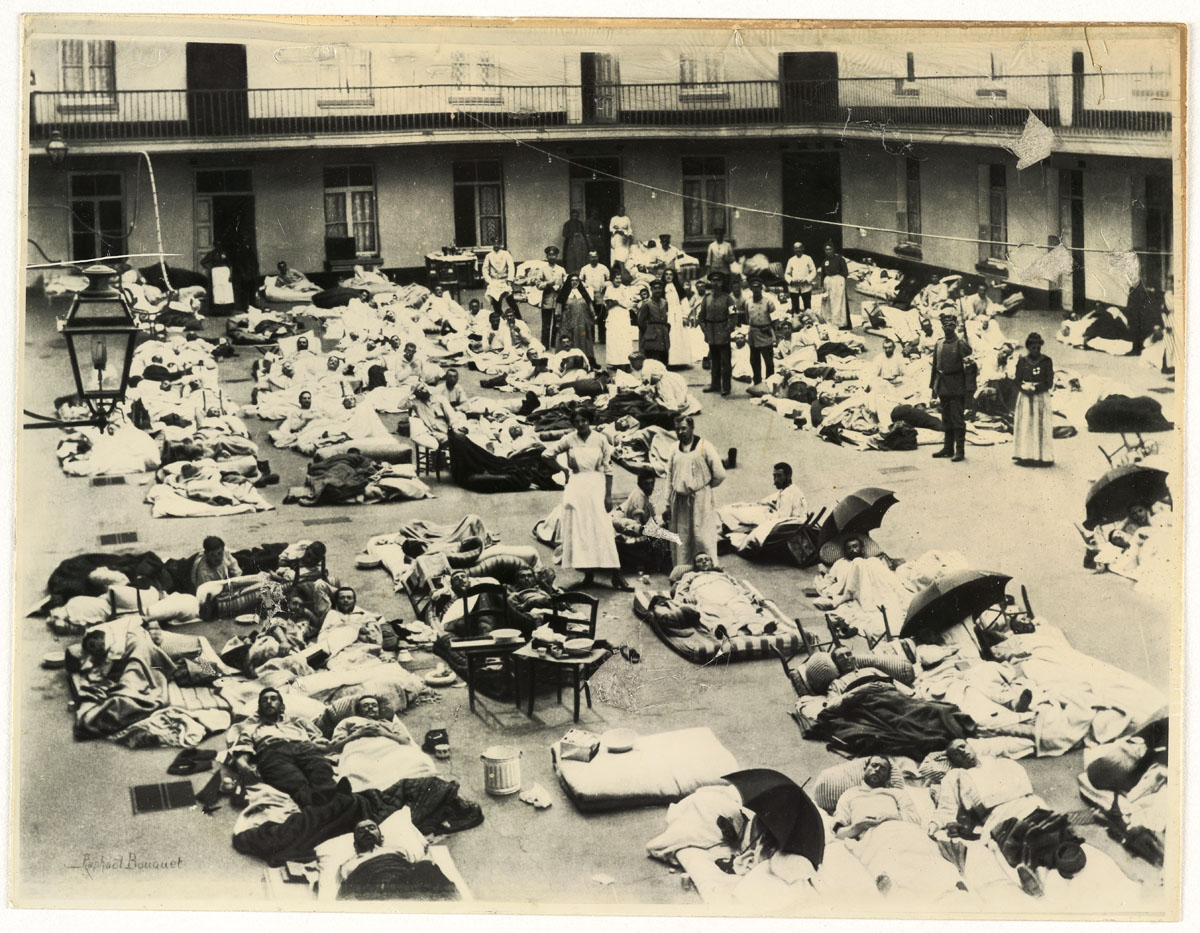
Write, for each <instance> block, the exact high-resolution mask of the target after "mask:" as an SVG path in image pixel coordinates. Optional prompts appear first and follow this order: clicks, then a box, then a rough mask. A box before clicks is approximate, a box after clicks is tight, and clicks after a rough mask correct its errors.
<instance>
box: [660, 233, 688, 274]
mask: <svg viewBox="0 0 1200 933" xmlns="http://www.w3.org/2000/svg"><path fill="white" fill-rule="evenodd" d="M658 255H659V258H660V259H662V264H663V268H664V269H676V270H677V269H678V267H677V265H676V264H677V263H678V262H679V260H680V259H682V258H683V255H684V254H683V250H681V249H680V248H679V247H678V246H672V245H671V234H669V233H662V234H659V237H658Z"/></svg>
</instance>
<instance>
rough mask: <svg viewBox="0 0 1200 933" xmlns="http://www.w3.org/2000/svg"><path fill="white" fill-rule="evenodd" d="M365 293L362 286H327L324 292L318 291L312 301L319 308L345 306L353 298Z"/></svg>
mask: <svg viewBox="0 0 1200 933" xmlns="http://www.w3.org/2000/svg"><path fill="white" fill-rule="evenodd" d="M362 294H363V290H362V289H361V288H343V287H342V286H340V285H339V286H337V287H336V288H327V289H325V291H323V292H317V293H316V294H315V295H313V296H312V303H313V304H314V305H316V306H317V307H318V308H324V309H326V310H328V309H329V308H344V307H345V306H346V305H348V304H350V299H351V298H358V297H360V296H361V295H362Z"/></svg>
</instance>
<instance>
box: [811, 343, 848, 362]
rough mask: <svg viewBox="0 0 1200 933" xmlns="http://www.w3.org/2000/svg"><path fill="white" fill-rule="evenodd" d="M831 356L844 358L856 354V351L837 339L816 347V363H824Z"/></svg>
mask: <svg viewBox="0 0 1200 933" xmlns="http://www.w3.org/2000/svg"><path fill="white" fill-rule="evenodd" d="M831 356H836V357H838V358H840V359H846V358H847V357H851V356H858V351H857V350H855V349H853V348H852V347H848V346H846V344H844V343H840V342H838V341H829V342H828V343H823V344H821V345H820V346H819V347H817V362H818V363H824V362H825V361H826V360H827V359H829V357H831Z"/></svg>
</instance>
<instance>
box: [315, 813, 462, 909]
mask: <svg viewBox="0 0 1200 933" xmlns="http://www.w3.org/2000/svg"><path fill="white" fill-rule="evenodd" d="M397 815H399V814H397ZM392 819H393V820H395V817H393V818H392ZM353 839H354V845H353V848H352V850H351V851H350V852H348V853H346V856H347V857H346V858H345V860H344V861H341V859H340V858H339V862H340V864H339V865H338V866H337V867H336V870H332V868H333V867H332V866H330V869H331V871H330V873H329V874H326V872H325V871H324V870H323V871H322V877H321V882H320V885H321V890H320V891H319V896H320V897H321V898H322V899H327V898H333V899H336V900H392V899H403V900H410V899H411V900H422V901H455V900H460V899H461V897H462V895H461V894H460V892H459V890H458V888H457V886H456V885H455V883H454V882H453V881H451V880H450V879H449V878H447V877H446V875H445V874H444V873H443V872H442V869H441V868H440V867H439V866H438V865H437V864H436V863H435V862H434V861H433V860H432V859H431V858H430V856H429V847H428V843H427V842H426V840H425V837H423V836H422V835H421V834H420V833H419V832H418V831H417V830H416V829H415V828H413V827H412V824H411V822H409V823H408V824H407V825H403V826H402V825H399V824H397V825H395V826H394V827H392V828H389V830H388V832H387V833H386V834H385V833H384V831H383V830H382V829H381V828H380V826H379V824H378V823H376V822H375V821H374V820H362V821H360V822H359V823H357V824H356V825H355V827H354V835H353ZM331 883H333V884H336V886H337V888H336V891H327V890H325V889H324V886H325V885H328V884H331Z"/></svg>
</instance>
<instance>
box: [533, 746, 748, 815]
mask: <svg viewBox="0 0 1200 933" xmlns="http://www.w3.org/2000/svg"><path fill="white" fill-rule="evenodd" d="M550 754H551V757H552V758H553V760H554V770H555V773H556V774H557V775H558V779H559V781H560V782H561V783H562V786H563V790H565V791H566V793H567V796H568V797H570V798H571V800H572V802H573V803H574V804H575V806H576V807H577V808H579V809H580V810H584V811H593V810H623V809H628V808H632V807H646V806H658V805H662V804H668V803H675V802H676V801H678V800H682V799H683V798H684V797H686V796H687V795H688V794H690V793H692V792H693V791H695V790H697V789H699V788H701V787H706V786H708V785H710V784H721V783H724V782H723V779H722V776H723V775H726V774H730V773H732V772H734V771H737V770H738V763H737V759H736V758H734V757H733V755H732V754H731V753H730V752H729V750H728V749H726V748H725V746H723V745H722V744H721V743H720V741H718V739H717V737H716V736H715V735H713V732H712V730H711V729H709V728H708V727H706V726H701V727H698V728H694V729H679V730H676V731H674V732H660V733H657V734H656V735H645V736H641V737H640V738H639V739H638V740H637V743H636V744H635V745H634V747H633V749H631V750H630V751H628V752H622V753H619V754H614V753H611V752H607V751H604V750H603V749H602V750H601V751H600V752H599V753H598V754H597V755H596V757H595V758H593V759H592V760H591V761H568V760H565V759H563V758H562V757H561V755H560V754H559V747H558V743H555V744H554V745H552V746H551V748H550Z"/></svg>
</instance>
